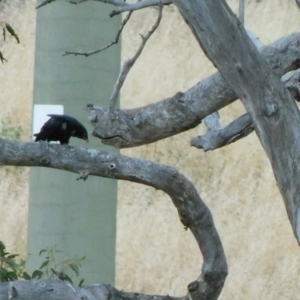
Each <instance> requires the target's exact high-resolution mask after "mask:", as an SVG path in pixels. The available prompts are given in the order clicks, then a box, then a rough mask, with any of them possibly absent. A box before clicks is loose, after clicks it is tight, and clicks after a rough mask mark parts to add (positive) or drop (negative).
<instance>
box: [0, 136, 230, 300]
mask: <svg viewBox="0 0 300 300" xmlns="http://www.w3.org/2000/svg"><path fill="white" fill-rule="evenodd" d="M0 153H1V156H0V164H2V165H14V166H29V167H34V166H40V167H47V168H55V169H60V170H67V171H70V172H74V173H78V174H80V177H81V178H82V176H83V175H84V178H85V179H86V178H87V176H88V175H94V176H102V177H108V178H115V179H122V180H128V181H132V182H136V183H141V184H145V185H148V186H152V187H154V188H155V189H159V190H162V191H164V192H165V193H166V194H168V195H169V196H170V198H171V199H172V201H173V204H174V205H175V207H176V208H177V210H178V214H179V217H180V220H181V222H182V224H183V225H184V226H185V228H189V229H190V230H191V232H192V233H193V235H194V237H195V239H196V241H197V243H198V245H199V248H200V250H201V253H202V255H203V265H202V268H201V270H202V272H201V275H200V277H199V279H198V281H199V291H200V292H201V294H202V295H209V296H210V297H209V298H205V297H204V296H203V298H201V299H217V298H216V297H214V296H213V295H219V293H220V292H221V290H222V287H223V285H224V281H225V278H226V276H227V263H226V258H225V254H224V250H223V247H222V244H221V241H220V238H219V235H218V233H217V230H216V228H215V226H214V222H213V218H212V215H211V213H210V211H209V209H208V207H207V206H206V205H205V203H204V202H203V201H202V199H201V198H200V196H199V194H198V192H197V190H196V189H195V187H194V185H193V184H192V183H191V182H190V181H189V180H188V179H187V178H185V177H184V176H183V175H182V174H180V173H179V172H178V171H177V170H176V169H174V168H172V167H169V166H166V165H162V164H156V163H153V162H150V161H146V160H142V159H137V158H131V157H126V156H122V155H118V154H115V153H109V152H104V151H97V150H94V149H86V148H79V147H71V146H64V145H57V144H50V145H48V144H47V143H45V142H41V143H33V142H32V143H20V142H10V141H6V140H4V139H2V138H0ZM0 286H1V285H0ZM5 295H7V292H6V294H5ZM212 296H213V297H212ZM0 299H1V294H0ZM25 299H26V300H27V299H28V300H29V299H30V300H32V298H24V300H25ZM51 299H52V298H51ZM53 299H61V298H53ZM70 299H77V298H70ZM99 299H100V298H99ZM116 299H117V298H116ZM143 299H144V298H143ZM112 300H114V299H112Z"/></svg>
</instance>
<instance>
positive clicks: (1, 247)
mask: <svg viewBox="0 0 300 300" xmlns="http://www.w3.org/2000/svg"><path fill="white" fill-rule="evenodd" d="M0 53H1V52H0ZM1 55H2V53H1ZM4 250H5V246H4V244H3V243H2V242H1V241H0V255H1V256H2V255H3V254H4V253H5V252H4Z"/></svg>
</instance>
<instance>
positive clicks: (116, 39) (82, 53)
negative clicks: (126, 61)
mask: <svg viewBox="0 0 300 300" xmlns="http://www.w3.org/2000/svg"><path fill="white" fill-rule="evenodd" d="M131 15H132V11H130V12H129V13H128V14H127V16H126V17H125V18H124V20H123V21H122V24H121V27H120V29H119V31H118V32H117V35H116V38H115V40H114V41H112V42H111V43H109V44H108V45H106V46H104V47H102V48H100V49H98V50H94V51H91V52H77V51H66V52H65V53H64V54H63V56H66V55H70V54H74V55H84V56H85V57H88V56H90V55H92V54H96V53H99V52H102V51H103V50H106V49H108V48H110V47H111V46H113V45H115V44H117V43H118V42H119V39H120V36H121V33H122V31H123V29H124V27H125V25H126V24H127V22H128V21H129V19H130V17H131Z"/></svg>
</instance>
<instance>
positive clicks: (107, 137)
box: [89, 33, 300, 148]
mask: <svg viewBox="0 0 300 300" xmlns="http://www.w3.org/2000/svg"><path fill="white" fill-rule="evenodd" d="M259 51H260V53H261V55H262V56H263V57H264V59H265V60H266V62H267V63H268V64H269V66H270V67H271V68H272V69H273V70H274V72H275V73H276V74H277V75H279V76H282V75H284V74H285V73H287V72H289V71H291V70H295V69H297V68H298V67H299V62H300V34H299V33H296V34H292V35H290V36H287V37H285V38H282V39H280V40H278V41H276V42H274V43H272V44H270V45H268V46H265V47H262V48H260V49H259ZM237 98H238V96H237V95H236V94H235V92H234V91H233V90H232V89H231V88H230V87H229V86H228V84H227V83H226V81H225V80H224V79H223V78H222V76H221V75H220V74H219V73H216V74H214V75H212V76H210V77H208V78H206V79H204V80H203V81H201V82H199V83H197V84H196V85H195V86H193V87H192V88H190V89H189V90H187V91H186V92H184V93H181V92H179V93H177V94H176V95H174V96H172V97H170V98H167V99H165V100H162V101H159V102H156V103H154V104H150V105H147V106H145V107H141V108H137V109H130V110H125V109H124V110H116V111H115V114H116V116H117V118H116V119H115V120H114V121H112V120H111V119H110V118H109V111H108V110H106V109H103V108H100V107H95V106H93V105H90V106H89V109H90V112H91V116H90V120H91V122H92V124H93V126H94V130H93V135H94V136H96V137H99V138H101V139H103V143H105V144H109V145H113V146H116V147H120V148H128V147H134V146H139V145H143V144H148V143H153V142H155V141H158V140H160V139H163V138H166V137H169V136H172V135H175V134H178V133H180V132H183V131H186V130H188V129H191V128H193V127H195V126H197V125H199V124H200V123H201V120H202V119H203V118H205V117H206V116H208V115H210V114H211V113H213V112H215V111H218V110H219V109H221V108H222V107H224V106H226V105H228V104H230V103H232V102H233V101H235V100H236V99H237Z"/></svg>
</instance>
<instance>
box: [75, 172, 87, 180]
mask: <svg viewBox="0 0 300 300" xmlns="http://www.w3.org/2000/svg"><path fill="white" fill-rule="evenodd" d="M79 175H80V176H79V177H77V178H76V180H80V179H83V180H84V181H86V180H87V179H88V177H89V172H87V171H81V172H80V173H79Z"/></svg>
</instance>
